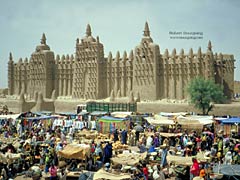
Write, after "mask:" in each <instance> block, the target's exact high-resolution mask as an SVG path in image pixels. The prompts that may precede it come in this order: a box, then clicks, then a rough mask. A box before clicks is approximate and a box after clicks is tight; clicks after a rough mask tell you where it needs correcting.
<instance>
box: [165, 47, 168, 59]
mask: <svg viewBox="0 0 240 180" xmlns="http://www.w3.org/2000/svg"><path fill="white" fill-rule="evenodd" d="M168 56H169V53H168V49H165V52H164V57H165V58H168Z"/></svg>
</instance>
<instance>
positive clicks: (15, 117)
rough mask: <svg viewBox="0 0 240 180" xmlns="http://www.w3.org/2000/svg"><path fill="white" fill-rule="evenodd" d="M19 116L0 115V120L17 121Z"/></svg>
mask: <svg viewBox="0 0 240 180" xmlns="http://www.w3.org/2000/svg"><path fill="white" fill-rule="evenodd" d="M20 115H21V114H8V115H0V119H17V118H18V117H19V116H20Z"/></svg>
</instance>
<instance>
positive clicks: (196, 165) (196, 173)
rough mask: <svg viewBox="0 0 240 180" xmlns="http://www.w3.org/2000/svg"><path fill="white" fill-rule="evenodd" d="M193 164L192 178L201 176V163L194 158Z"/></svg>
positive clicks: (191, 169) (191, 179)
mask: <svg viewBox="0 0 240 180" xmlns="http://www.w3.org/2000/svg"><path fill="white" fill-rule="evenodd" d="M192 162H193V164H192V166H191V168H190V180H193V178H194V177H196V176H199V172H200V169H199V163H198V161H197V159H196V158H192Z"/></svg>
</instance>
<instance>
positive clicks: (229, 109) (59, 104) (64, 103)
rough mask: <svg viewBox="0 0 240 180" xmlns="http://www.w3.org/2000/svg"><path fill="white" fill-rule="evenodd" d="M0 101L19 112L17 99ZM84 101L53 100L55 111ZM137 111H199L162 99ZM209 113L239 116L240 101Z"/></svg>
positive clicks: (69, 109) (142, 104)
mask: <svg viewBox="0 0 240 180" xmlns="http://www.w3.org/2000/svg"><path fill="white" fill-rule="evenodd" d="M0 103H2V104H6V105H7V106H8V108H9V110H10V111H12V112H15V113H18V112H19V102H18V101H17V100H6V99H4V98H0ZM81 103H84V102H80V101H77V100H61V99H60V100H56V101H55V102H54V106H55V112H76V109H77V105H78V104H81ZM137 111H138V112H151V113H159V112H196V113H201V111H199V110H197V109H196V108H194V107H193V105H189V104H188V103H165V102H162V101H153V102H140V103H138V104H137ZM209 114H210V115H217V116H222V115H231V116H240V101H235V102H232V103H231V104H215V105H214V108H213V111H211V112H210V113H209Z"/></svg>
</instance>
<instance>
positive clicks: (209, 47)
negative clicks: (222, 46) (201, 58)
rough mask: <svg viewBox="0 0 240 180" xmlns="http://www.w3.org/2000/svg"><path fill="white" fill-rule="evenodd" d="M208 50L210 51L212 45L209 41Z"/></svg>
mask: <svg viewBox="0 0 240 180" xmlns="http://www.w3.org/2000/svg"><path fill="white" fill-rule="evenodd" d="M208 50H209V51H212V43H211V41H208Z"/></svg>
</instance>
